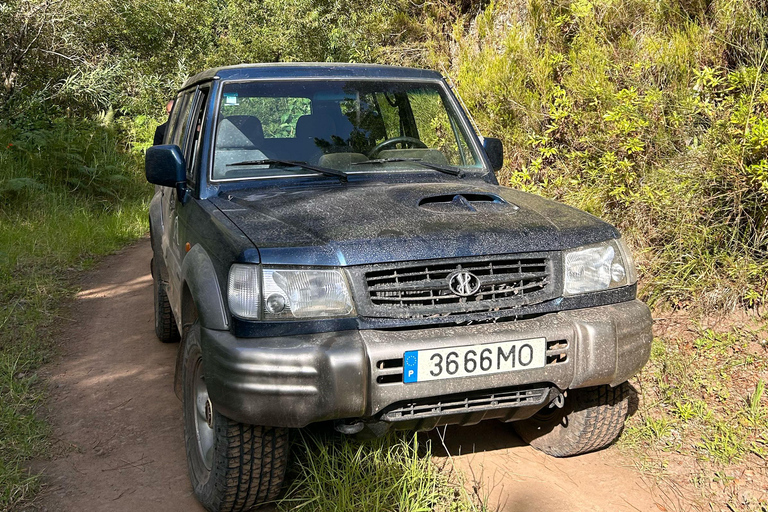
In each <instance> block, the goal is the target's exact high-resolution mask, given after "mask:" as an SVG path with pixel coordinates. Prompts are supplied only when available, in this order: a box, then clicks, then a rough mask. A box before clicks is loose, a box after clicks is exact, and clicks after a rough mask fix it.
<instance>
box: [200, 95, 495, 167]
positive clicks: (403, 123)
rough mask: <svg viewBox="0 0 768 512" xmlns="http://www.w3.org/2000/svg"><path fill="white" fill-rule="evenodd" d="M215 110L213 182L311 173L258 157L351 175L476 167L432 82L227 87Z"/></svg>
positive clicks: (479, 164) (447, 104)
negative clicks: (216, 119)
mask: <svg viewBox="0 0 768 512" xmlns="http://www.w3.org/2000/svg"><path fill="white" fill-rule="evenodd" d="M219 105H220V106H219V115H218V125H217V128H216V143H215V146H214V148H215V149H214V161H213V173H212V178H213V179H214V180H237V179H248V178H258V177H276V176H293V175H297V176H299V175H308V174H315V175H317V173H313V172H312V171H310V170H308V169H306V168H301V167H299V166H290V165H277V166H276V165H274V164H273V165H266V164H261V165H259V161H260V160H274V161H278V160H280V161H283V162H301V163H304V164H310V165H314V166H317V167H322V168H326V169H335V170H339V171H343V172H346V173H349V174H354V173H365V172H394V171H398V170H406V169H410V170H414V169H419V170H421V171H426V172H430V170H436V168H438V169H437V170H439V168H443V167H445V168H449V169H467V170H471V169H482V161H481V159H480V158H479V157H478V156H477V154H476V152H475V149H474V147H473V146H472V145H471V144H469V143H468V136H467V133H466V132H465V130H464V128H463V126H462V123H461V122H459V118H458V116H457V114H456V112H455V111H454V109H453V107H452V106H451V103H450V102H449V101H448V99H447V98H446V96H445V92H444V90H443V88H442V87H441V86H440V85H439V84H437V83H429V82H426V83H420V82H404V81H391V82H386V81H379V80H376V81H372V80H349V81H344V80H301V81H253V82H240V83H226V84H224V85H223V87H222V96H221V101H220V103H219ZM417 161H420V162H424V163H425V164H431V166H426V165H417V164H416V163H415V162H417Z"/></svg>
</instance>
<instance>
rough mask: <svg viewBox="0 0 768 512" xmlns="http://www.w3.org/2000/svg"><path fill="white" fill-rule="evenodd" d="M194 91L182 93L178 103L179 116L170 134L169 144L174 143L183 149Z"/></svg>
mask: <svg viewBox="0 0 768 512" xmlns="http://www.w3.org/2000/svg"><path fill="white" fill-rule="evenodd" d="M194 96H195V91H188V92H185V93H184V96H183V97H182V99H181V105H179V118H178V119H177V121H176V123H175V124H174V129H173V134H172V135H171V144H176V145H177V146H179V147H180V148H181V150H182V151H184V149H185V148H184V142H185V140H186V135H187V130H188V129H189V111H190V110H191V109H192V100H193V98H194Z"/></svg>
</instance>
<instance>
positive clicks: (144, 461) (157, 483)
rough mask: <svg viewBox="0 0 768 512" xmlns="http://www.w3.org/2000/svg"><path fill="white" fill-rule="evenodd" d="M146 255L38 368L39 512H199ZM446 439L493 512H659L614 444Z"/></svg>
mask: <svg viewBox="0 0 768 512" xmlns="http://www.w3.org/2000/svg"><path fill="white" fill-rule="evenodd" d="M149 259H150V248H149V241H148V240H143V241H141V242H139V243H138V244H136V245H134V246H132V247H129V248H127V249H125V250H123V251H122V252H120V253H118V254H115V255H113V256H110V257H108V258H106V259H105V260H104V261H103V262H102V263H101V264H100V265H99V266H98V268H97V269H96V270H95V271H93V272H91V273H90V274H89V275H88V276H86V278H85V280H84V282H83V283H82V292H80V294H79V295H78V298H77V301H76V303H75V305H74V306H73V308H72V309H71V310H70V312H69V315H68V316H69V318H68V319H67V320H66V321H65V322H66V323H65V325H63V326H62V336H61V339H60V346H61V353H62V354H61V357H60V358H59V360H58V362H57V363H56V364H54V365H51V366H50V367H48V368H47V369H46V370H45V371H44V372H43V377H44V378H46V379H47V380H48V382H49V383H50V386H51V393H50V400H49V403H48V406H47V412H48V416H49V419H50V421H51V422H52V424H53V441H54V457H53V458H52V460H46V461H40V462H37V463H36V464H34V465H33V469H35V470H40V471H43V474H44V480H43V481H44V484H45V485H46V488H45V490H44V492H43V493H42V495H41V496H40V498H39V500H37V501H36V503H35V508H38V509H39V510H49V511H82V510H98V511H111V510H115V511H134V510H159V511H177V510H178V511H182V510H183V511H188V512H191V511H198V510H202V509H201V507H200V506H199V505H198V504H197V502H196V501H195V498H194V496H193V495H192V489H191V487H190V484H189V480H188V478H187V467H186V462H185V459H184V441H183V437H182V427H181V425H182V423H181V404H180V402H179V401H178V400H177V398H176V396H175V395H174V393H173V390H172V381H173V368H174V361H175V354H176V349H177V345H163V344H162V343H160V342H158V341H157V339H156V338H155V335H154V326H153V316H152V279H151V277H150V275H149ZM432 437H433V439H435V440H436V444H441V436H440V435H438V434H437V433H433V434H432ZM443 437H444V440H445V447H446V448H447V449H448V450H449V452H450V453H451V454H452V456H451V460H452V461H453V463H454V464H455V465H456V466H457V467H459V468H461V469H463V470H464V471H466V473H467V474H468V475H469V477H470V479H471V478H472V475H474V477H475V478H476V479H477V480H482V481H483V482H484V489H485V490H486V491H487V492H489V493H490V497H491V502H492V504H494V505H495V507H494V508H496V507H498V510H500V511H504V512H518V511H519V512H522V511H526V512H539V511H540V512H554V511H565V510H568V511H605V512H614V511H638V510H640V511H643V512H646V511H654V512H658V510H660V509H661V510H664V509H663V508H661V507H658V508H657V506H656V505H655V499H654V497H653V495H652V493H651V492H650V491H649V490H648V485H647V484H646V483H644V482H643V481H642V480H641V479H640V477H639V476H638V475H637V474H636V473H635V472H634V471H633V470H631V469H628V468H626V467H624V466H625V465H626V461H623V460H622V459H621V458H620V457H619V456H618V454H617V453H616V452H615V450H614V449H609V450H605V451H603V452H600V453H596V454H590V455H586V456H582V457H576V458H572V459H565V460H562V459H553V458H550V457H547V456H545V455H542V454H540V453H538V452H536V451H534V450H533V449H531V448H529V447H527V446H524V445H523V444H522V442H521V441H520V440H519V438H517V437H516V436H514V435H513V434H511V433H510V430H509V428H508V427H507V426H505V425H502V424H500V423H497V422H489V423H487V424H481V425H478V426H475V427H465V428H451V429H448V430H447V431H446V432H445V433H444V436H443ZM441 456H443V457H445V456H446V454H445V451H444V450H443V453H442V455H441Z"/></svg>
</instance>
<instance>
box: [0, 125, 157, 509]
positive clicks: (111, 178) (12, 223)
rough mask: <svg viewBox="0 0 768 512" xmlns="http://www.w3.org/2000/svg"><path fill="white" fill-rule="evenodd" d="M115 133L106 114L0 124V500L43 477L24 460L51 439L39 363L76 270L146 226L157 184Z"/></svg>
mask: <svg viewBox="0 0 768 512" xmlns="http://www.w3.org/2000/svg"><path fill="white" fill-rule="evenodd" d="M102 121H103V120H102ZM118 141H119V138H118V133H117V131H116V130H115V129H114V128H111V127H109V126H105V125H104V123H103V122H90V121H88V122H85V121H79V122H71V121H64V120H60V121H57V122H55V123H53V124H49V123H42V124H39V125H32V126H26V127H24V128H13V129H12V128H9V127H3V126H0V509H8V508H12V507H13V506H14V505H15V504H18V503H21V502H23V501H24V500H25V499H27V498H29V497H30V496H31V495H32V494H33V493H34V492H35V490H36V488H37V485H38V483H37V478H36V476H35V475H30V474H29V473H28V472H27V471H26V470H25V468H24V464H25V461H26V460H28V459H29V458H31V457H34V456H39V455H42V454H44V453H45V449H46V445H47V437H46V436H47V432H48V428H49V427H48V426H47V424H46V423H45V422H44V421H42V420H41V419H40V418H39V417H38V416H37V414H36V412H37V408H38V406H39V405H40V403H41V400H42V399H43V398H44V394H45V389H44V386H43V385H42V383H41V382H39V381H38V378H37V373H36V372H37V370H38V369H39V367H40V365H41V364H43V363H44V362H45V361H47V360H49V358H50V357H51V356H52V354H53V353H54V350H55V347H54V346H53V344H52V339H51V334H52V333H53V332H54V329H55V324H56V323H60V319H61V316H60V314H61V306H62V304H63V303H64V302H65V301H66V300H67V299H68V298H69V297H70V296H71V294H72V292H73V291H74V290H73V279H72V278H73V276H74V275H75V272H76V271H77V270H81V269H84V268H87V267H89V266H90V265H91V263H92V262H93V261H94V259H95V258H96V257H98V256H100V255H103V254H107V253H109V252H111V251H114V250H116V249H118V248H119V247H121V246H122V245H124V244H126V243H127V242H129V241H131V240H134V239H136V238H138V237H140V236H141V235H143V234H144V233H145V232H146V229H147V226H146V204H147V201H148V198H149V191H150V190H151V189H150V188H149V187H148V186H147V185H146V183H145V182H143V180H142V179H141V178H142V177H141V173H140V168H139V167H138V163H139V159H138V157H137V156H136V155H133V154H131V153H130V152H128V151H127V148H125V147H123V146H122V145H121V144H120V143H119V142H118Z"/></svg>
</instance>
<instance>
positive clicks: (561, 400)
mask: <svg viewBox="0 0 768 512" xmlns="http://www.w3.org/2000/svg"><path fill="white" fill-rule="evenodd" d="M566 393H567V391H566ZM564 405H565V393H559V392H558V394H557V396H556V397H555V398H553V399H552V401H551V402H549V408H550V409H562V408H563V406H564Z"/></svg>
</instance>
